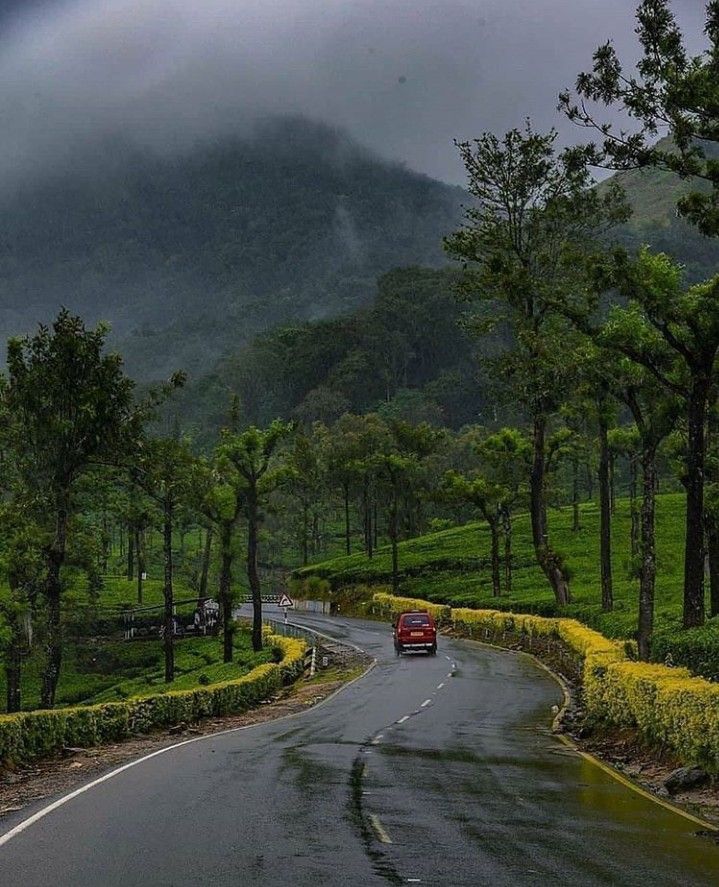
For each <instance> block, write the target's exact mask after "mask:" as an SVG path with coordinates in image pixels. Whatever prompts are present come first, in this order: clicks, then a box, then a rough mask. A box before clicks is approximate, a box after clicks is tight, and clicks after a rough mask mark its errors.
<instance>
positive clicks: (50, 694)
mask: <svg viewBox="0 0 719 887" xmlns="http://www.w3.org/2000/svg"><path fill="white" fill-rule="evenodd" d="M69 510H70V509H69V502H68V495H67V494H66V495H65V496H63V497H62V499H61V501H60V502H59V504H58V508H57V515H56V519H55V538H54V539H53V542H52V545H51V547H50V550H49V551H48V555H47V575H46V578H45V598H46V600H47V640H46V651H47V658H46V663H45V671H44V673H43V676H42V690H41V692H40V707H41V708H52V707H53V705H55V693H56V692H57V682H58V680H59V679H60V668H61V666H62V623H61V614H60V597H61V595H62V580H61V578H60V572H61V570H62V567H63V564H64V563H65V549H66V545H67V524H68V520H69Z"/></svg>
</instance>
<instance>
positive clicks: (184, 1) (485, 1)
mask: <svg viewBox="0 0 719 887" xmlns="http://www.w3.org/2000/svg"><path fill="white" fill-rule="evenodd" d="M703 5H704V4H702V3H697V2H695V0H677V2H676V3H675V4H674V7H675V9H676V10H677V11H678V13H679V15H680V18H681V20H682V23H683V25H684V26H685V28H686V29H687V31H688V33H689V35H690V37H691V38H692V39H693V40H694V39H695V38H696V42H697V45H699V42H698V36H699V34H700V31H701V24H702V14H703ZM634 6H635V3H634V2H631V0H629V2H628V0H604V2H602V3H598V2H596V0H542V2H541V3H536V2H533V0H480V2H476V0H472V2H468V0H416V2H409V0H354V2H351V3H349V2H347V0H242V2H238V0H203V2H202V3H199V2H197V0H102V2H98V0H45V2H43V0H36V2H29V3H28V2H25V0H24V2H22V3H17V2H16V3H10V4H7V3H6V4H3V12H4V18H3V20H2V34H1V35H0V82H2V84H3V88H2V90H1V91H0V114H1V115H2V120H3V127H2V129H1V130H0V185H3V186H5V187H9V186H12V185H14V184H15V183H17V181H18V180H20V179H22V178H25V177H34V178H36V177H37V176H39V175H42V174H44V173H45V172H47V171H48V170H49V169H53V168H56V169H59V168H66V167H68V166H69V167H72V166H74V165H76V164H77V157H78V150H79V149H80V148H81V147H82V146H88V145H89V146H93V145H94V146H97V144H98V140H102V139H104V138H105V137H108V136H109V137H112V138H117V139H119V140H120V142H121V143H126V144H129V145H134V146H141V147H152V148H153V149H154V150H157V151H160V152H163V153H167V152H168V151H169V152H177V151H183V150H187V149H188V148H189V147H191V146H193V145H194V143H195V142H196V141H197V140H198V139H201V140H202V139H206V138H210V139H212V138H216V137H218V136H226V135H228V134H229V135H236V134H238V133H243V132H246V131H247V128H248V127H250V126H251V125H252V124H253V122H254V121H255V120H256V119H257V117H258V116H259V117H263V116H266V115H268V114H270V115H272V114H282V115H286V114H301V115H304V116H308V117H310V118H313V119H320V120H323V121H325V122H327V123H330V124H332V125H337V126H341V127H343V128H345V129H347V130H348V131H349V132H350V133H351V134H352V135H354V136H355V137H356V138H358V139H359V140H360V141H362V142H363V143H364V144H366V145H368V146H369V147H371V148H373V149H374V150H376V151H378V152H379V153H381V154H383V155H385V156H388V157H391V158H395V159H399V160H401V161H403V162H406V163H407V164H408V165H409V166H410V167H412V168H414V169H418V170H420V171H422V172H426V173H429V174H430V175H433V176H435V177H437V178H442V179H446V180H449V181H454V182H458V183H461V182H462V181H463V173H462V170H461V168H460V165H459V163H458V160H457V157H456V153H455V152H454V150H453V148H452V139H453V138H455V137H458V138H469V137H472V136H474V135H477V134H478V133H479V132H481V131H483V130H489V129H491V130H495V131H503V130H505V129H507V128H509V127H510V126H513V125H517V124H520V123H521V122H522V121H523V120H524V118H525V117H526V116H528V115H531V116H532V117H533V118H534V119H535V123H536V124H537V125H538V127H539V128H547V127H548V126H550V125H553V124H557V125H559V126H560V128H561V129H562V130H563V132H564V134H565V136H566V137H567V138H571V139H576V138H577V137H578V134H577V132H576V131H575V130H573V129H572V127H571V126H570V125H569V124H567V123H566V122H565V121H563V120H562V119H561V117H559V115H558V114H557V113H556V111H555V105H556V96H557V93H558V92H559V90H560V89H562V88H563V87H565V86H567V85H569V84H570V83H571V82H573V80H574V77H575V75H576V73H577V72H578V71H579V70H580V69H582V68H584V67H585V66H586V65H587V64H588V62H589V59H590V58H591V53H592V51H593V49H594V48H595V46H596V45H597V43H599V42H600V41H603V40H605V39H608V38H609V37H610V36H612V35H621V36H620V38H619V42H618V44H617V45H618V49H619V51H620V53H621V55H622V57H624V58H631V57H633V55H634V54H635V53H636V45H635V40H634V39H633V35H632V29H633V12H634ZM80 153H81V155H82V156H83V157H84V156H85V155H84V153H83V152H80ZM103 157H104V152H103V151H100V150H97V151H96V158H95V159H96V161H97V162H101V161H102V160H103Z"/></svg>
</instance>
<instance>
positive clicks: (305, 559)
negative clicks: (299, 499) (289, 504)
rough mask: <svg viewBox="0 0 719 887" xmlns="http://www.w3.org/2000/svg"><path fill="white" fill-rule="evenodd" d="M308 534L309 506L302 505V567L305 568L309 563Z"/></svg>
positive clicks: (304, 503)
mask: <svg viewBox="0 0 719 887" xmlns="http://www.w3.org/2000/svg"><path fill="white" fill-rule="evenodd" d="M309 534H310V518H309V505H308V504H307V503H306V502H303V503H302V566H303V567H306V566H307V564H308V563H309V562H310V552H309V538H308V537H309Z"/></svg>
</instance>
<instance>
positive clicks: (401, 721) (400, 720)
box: [397, 715, 409, 724]
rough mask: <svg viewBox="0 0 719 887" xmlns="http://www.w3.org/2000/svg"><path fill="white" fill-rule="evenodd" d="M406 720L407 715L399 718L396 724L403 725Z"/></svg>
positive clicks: (407, 718)
mask: <svg viewBox="0 0 719 887" xmlns="http://www.w3.org/2000/svg"><path fill="white" fill-rule="evenodd" d="M408 720H409V715H405V716H404V717H403V718H400V719H399V720H398V721H397V723H398V724H404V722H405V721H408Z"/></svg>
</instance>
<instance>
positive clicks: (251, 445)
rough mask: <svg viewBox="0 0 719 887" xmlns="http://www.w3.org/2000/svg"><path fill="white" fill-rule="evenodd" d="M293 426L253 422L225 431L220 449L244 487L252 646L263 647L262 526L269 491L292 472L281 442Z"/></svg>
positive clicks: (227, 470)
mask: <svg viewBox="0 0 719 887" xmlns="http://www.w3.org/2000/svg"><path fill="white" fill-rule="evenodd" d="M292 429H293V426H292V425H291V424H289V423H287V422H282V421H280V420H279V419H277V420H275V421H274V422H273V423H272V424H271V425H270V426H269V427H268V428H265V429H261V428H256V427H254V426H251V427H250V428H248V429H246V430H245V431H242V432H241V433H239V434H232V433H230V432H225V434H224V435H223V438H222V441H221V443H220V445H219V447H218V449H217V459H218V464H219V465H220V466H221V470H222V472H223V474H224V475H225V476H226V477H232V484H233V486H236V487H237V488H238V489H241V490H242V507H243V512H244V517H245V520H246V521H247V580H248V583H249V586H250V592H251V594H252V611H253V613H252V648H253V649H254V650H261V649H262V589H261V586H260V577H259V573H258V571H257V552H258V544H259V530H260V526H261V524H262V521H263V509H264V507H265V506H266V503H267V499H268V497H269V495H270V494H271V493H272V492H273V491H274V490H276V489H277V488H278V486H279V485H280V484H281V483H283V482H285V481H286V479H287V476H288V472H287V469H286V465H285V458H284V457H283V456H282V455H280V454H279V452H278V450H279V446H280V444H281V442H282V441H283V440H285V439H286V438H287V437H288V435H289V434H290V433H291V431H292Z"/></svg>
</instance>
